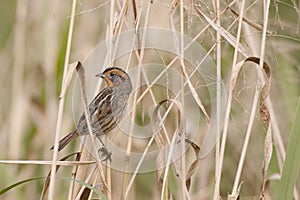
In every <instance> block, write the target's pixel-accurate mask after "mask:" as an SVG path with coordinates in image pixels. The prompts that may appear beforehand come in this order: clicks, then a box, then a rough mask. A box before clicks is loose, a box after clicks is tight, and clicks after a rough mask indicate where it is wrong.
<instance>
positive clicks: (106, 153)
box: [98, 147, 112, 162]
mask: <svg viewBox="0 0 300 200" xmlns="http://www.w3.org/2000/svg"><path fill="white" fill-rule="evenodd" d="M98 153H99V154H100V153H101V158H103V159H101V161H102V162H104V161H106V160H109V161H110V162H111V155H112V153H111V151H109V150H108V149H107V148H105V147H101V148H100V149H99V150H98Z"/></svg>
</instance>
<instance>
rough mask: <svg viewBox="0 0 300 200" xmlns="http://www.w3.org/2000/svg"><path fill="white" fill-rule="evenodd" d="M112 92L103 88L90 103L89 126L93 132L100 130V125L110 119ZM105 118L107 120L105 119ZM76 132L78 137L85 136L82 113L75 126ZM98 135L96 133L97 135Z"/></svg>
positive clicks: (86, 129)
mask: <svg viewBox="0 0 300 200" xmlns="http://www.w3.org/2000/svg"><path fill="white" fill-rule="evenodd" d="M112 93H113V90H112V89H111V88H109V87H106V88H104V89H103V90H102V91H101V92H100V93H99V94H98V95H97V96H96V97H95V98H94V99H93V101H92V102H91V103H90V105H89V112H90V116H91V118H90V119H91V125H92V130H93V132H98V131H99V130H101V124H102V123H103V121H105V120H108V119H109V118H110V113H111V112H112V111H111V99H112ZM105 118H107V119H105ZM77 131H78V133H79V135H87V134H88V128H87V123H86V119H85V115H84V113H83V114H82V116H81V117H80V119H79V122H78V125H77ZM97 134H98V133H97Z"/></svg>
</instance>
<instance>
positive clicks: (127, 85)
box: [96, 67, 132, 93]
mask: <svg viewBox="0 0 300 200" xmlns="http://www.w3.org/2000/svg"><path fill="white" fill-rule="evenodd" d="M96 76H97V77H100V78H103V79H104V80H105V82H106V84H107V86H108V87H111V88H114V89H117V90H119V92H125V93H130V92H131V91H132V85H131V80H130V77H129V75H128V74H127V73H126V72H125V71H124V70H122V69H120V68H118V67H109V68H106V69H105V70H104V71H103V72H102V73H99V74H97V75H96Z"/></svg>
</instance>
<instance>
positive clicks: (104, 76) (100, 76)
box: [96, 73, 106, 78]
mask: <svg viewBox="0 0 300 200" xmlns="http://www.w3.org/2000/svg"><path fill="white" fill-rule="evenodd" d="M96 77H99V78H106V75H105V74H103V73H99V74H96Z"/></svg>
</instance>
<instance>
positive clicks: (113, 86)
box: [51, 67, 132, 160]
mask: <svg viewBox="0 0 300 200" xmlns="http://www.w3.org/2000/svg"><path fill="white" fill-rule="evenodd" d="M96 77H100V78H102V79H104V81H105V83H106V85H107V86H106V87H105V88H104V89H103V90H101V91H100V92H99V93H98V94H97V95H96V96H95V97H94V99H93V100H92V101H91V103H90V104H89V113H90V122H91V127H92V133H93V134H94V135H95V136H96V137H97V138H98V139H99V141H100V142H101V144H102V145H103V147H102V148H100V149H99V151H102V152H103V153H105V154H106V155H107V158H106V159H109V160H111V158H110V156H111V153H110V152H108V151H107V149H106V148H105V147H104V144H103V142H102V141H101V136H103V135H105V134H107V133H109V132H110V131H111V130H112V129H114V128H115V127H116V126H117V125H118V124H119V122H120V121H121V119H122V117H123V115H124V110H125V108H126V106H127V102H128V99H129V96H130V93H131V92H132V84H131V79H130V77H129V75H128V74H127V73H126V72H125V71H124V70H123V69H121V68H119V67H109V68H106V69H105V70H104V71H103V72H102V73H99V74H97V75H96ZM88 134H89V132H88V127H87V120H86V118H85V114H84V113H83V114H82V115H81V117H80V119H79V121H78V124H77V127H76V128H75V129H74V130H73V131H72V132H70V133H69V134H68V135H66V136H65V137H64V138H62V139H61V140H60V141H59V146H58V151H61V150H62V149H63V148H64V147H65V146H66V145H67V144H69V143H70V142H71V141H72V140H74V139H75V138H78V137H79V136H83V135H88ZM53 148H54V146H53V147H52V148H51V150H53ZM99 151H98V152H99ZM106 159H105V160H106Z"/></svg>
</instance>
